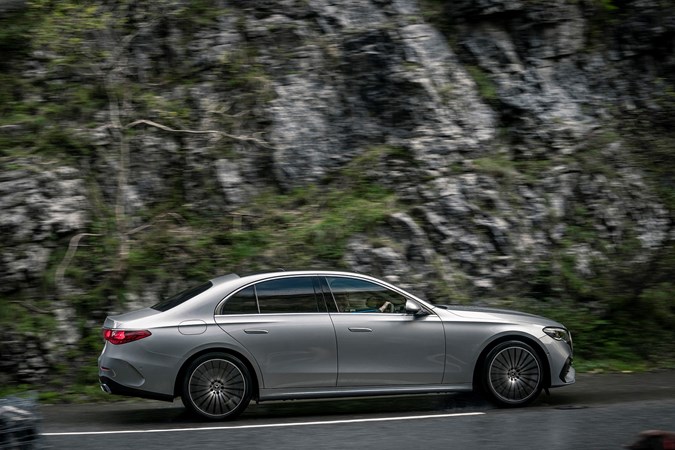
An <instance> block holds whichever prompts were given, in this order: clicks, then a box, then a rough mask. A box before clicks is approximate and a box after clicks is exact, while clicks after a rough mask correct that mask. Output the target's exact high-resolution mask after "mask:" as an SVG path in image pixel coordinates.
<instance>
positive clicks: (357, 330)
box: [349, 327, 373, 333]
mask: <svg viewBox="0 0 675 450" xmlns="http://www.w3.org/2000/svg"><path fill="white" fill-rule="evenodd" d="M349 331H351V332H354V333H372V332H373V329H372V328H359V327H349Z"/></svg>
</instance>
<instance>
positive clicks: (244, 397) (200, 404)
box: [182, 353, 252, 420]
mask: <svg viewBox="0 0 675 450" xmlns="http://www.w3.org/2000/svg"><path fill="white" fill-rule="evenodd" d="M251 391H252V390H251V376H250V375H249V372H248V369H247V368H246V366H245V365H244V364H243V363H242V362H241V361H240V360H239V359H237V358H235V357H234V356H232V355H228V354H226V353H209V354H206V355H203V356H200V357H199V358H197V359H196V360H194V361H193V362H192V363H191V364H190V366H189V367H188V369H187V371H186V373H185V378H184V380H183V391H182V399H183V404H185V406H186V407H187V408H188V409H189V410H190V411H192V412H194V413H196V414H198V415H200V416H201V417H204V418H207V419H211V420H224V419H232V418H234V417H236V416H237V415H239V414H240V413H242V412H243V411H244V409H246V407H247V406H248V403H249V401H250V400H251Z"/></svg>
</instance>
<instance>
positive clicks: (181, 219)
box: [127, 212, 187, 236]
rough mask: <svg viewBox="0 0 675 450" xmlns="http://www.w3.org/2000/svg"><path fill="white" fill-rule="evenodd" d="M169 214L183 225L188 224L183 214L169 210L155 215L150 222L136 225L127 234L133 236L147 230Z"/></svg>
mask: <svg viewBox="0 0 675 450" xmlns="http://www.w3.org/2000/svg"><path fill="white" fill-rule="evenodd" d="M167 216H169V217H173V218H174V219H175V220H176V222H179V223H181V224H182V225H186V224H187V220H185V218H184V217H183V216H181V215H180V214H178V213H174V212H168V213H164V214H160V215H158V216H156V217H154V218H153V219H152V220H151V221H150V223H146V224H144V225H141V226H140V227H136V228H134V229H133V230H131V231H129V232H128V233H127V234H128V235H129V236H131V235H132V234H136V233H139V232H141V231H143V230H146V229H148V228H150V227H151V226H153V225H154V224H155V223H156V222H159V221H160V220H161V219H163V218H164V217H167Z"/></svg>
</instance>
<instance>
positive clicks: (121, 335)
mask: <svg viewBox="0 0 675 450" xmlns="http://www.w3.org/2000/svg"><path fill="white" fill-rule="evenodd" d="M151 334H152V333H150V332H149V331H148V330H112V329H110V328H104V329H103V339H105V340H106V341H108V342H110V343H111V344H113V345H120V344H126V343H127V342H132V341H137V340H139V339H143V338H146V337H148V336H150V335H151Z"/></svg>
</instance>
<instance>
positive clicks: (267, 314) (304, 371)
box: [215, 276, 337, 389]
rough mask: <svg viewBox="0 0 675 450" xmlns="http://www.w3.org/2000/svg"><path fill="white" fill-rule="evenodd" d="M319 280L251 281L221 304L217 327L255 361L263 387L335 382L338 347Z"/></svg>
mask: <svg viewBox="0 0 675 450" xmlns="http://www.w3.org/2000/svg"><path fill="white" fill-rule="evenodd" d="M319 289H320V288H319V287H318V279H317V278H316V277H312V276H293V277H284V278H275V279H271V280H265V281H261V282H258V283H256V284H253V285H250V286H248V287H246V288H244V289H242V290H240V291H238V292H236V293H234V294H233V295H231V296H230V297H229V298H228V299H227V300H226V301H225V303H224V304H223V306H222V309H221V310H220V311H219V314H218V315H216V317H215V319H216V322H217V323H218V325H219V326H220V327H221V328H222V329H223V330H224V331H225V332H226V333H228V334H230V335H231V336H232V337H233V338H234V339H236V340H237V341H238V342H239V343H241V345H242V346H244V347H245V348H246V349H247V350H248V351H249V352H250V353H251V354H252V355H253V356H254V357H255V359H256V362H257V363H258V366H259V367H260V369H261V371H262V376H263V380H261V382H262V386H261V387H264V388H267V389H274V388H291V387H293V388H297V387H323V386H335V383H336V379H337V345H336V341H335V331H334V329H333V323H332V322H331V319H330V316H329V315H328V313H327V311H326V305H325V302H324V300H323V296H322V295H321V292H320V290H319Z"/></svg>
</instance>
